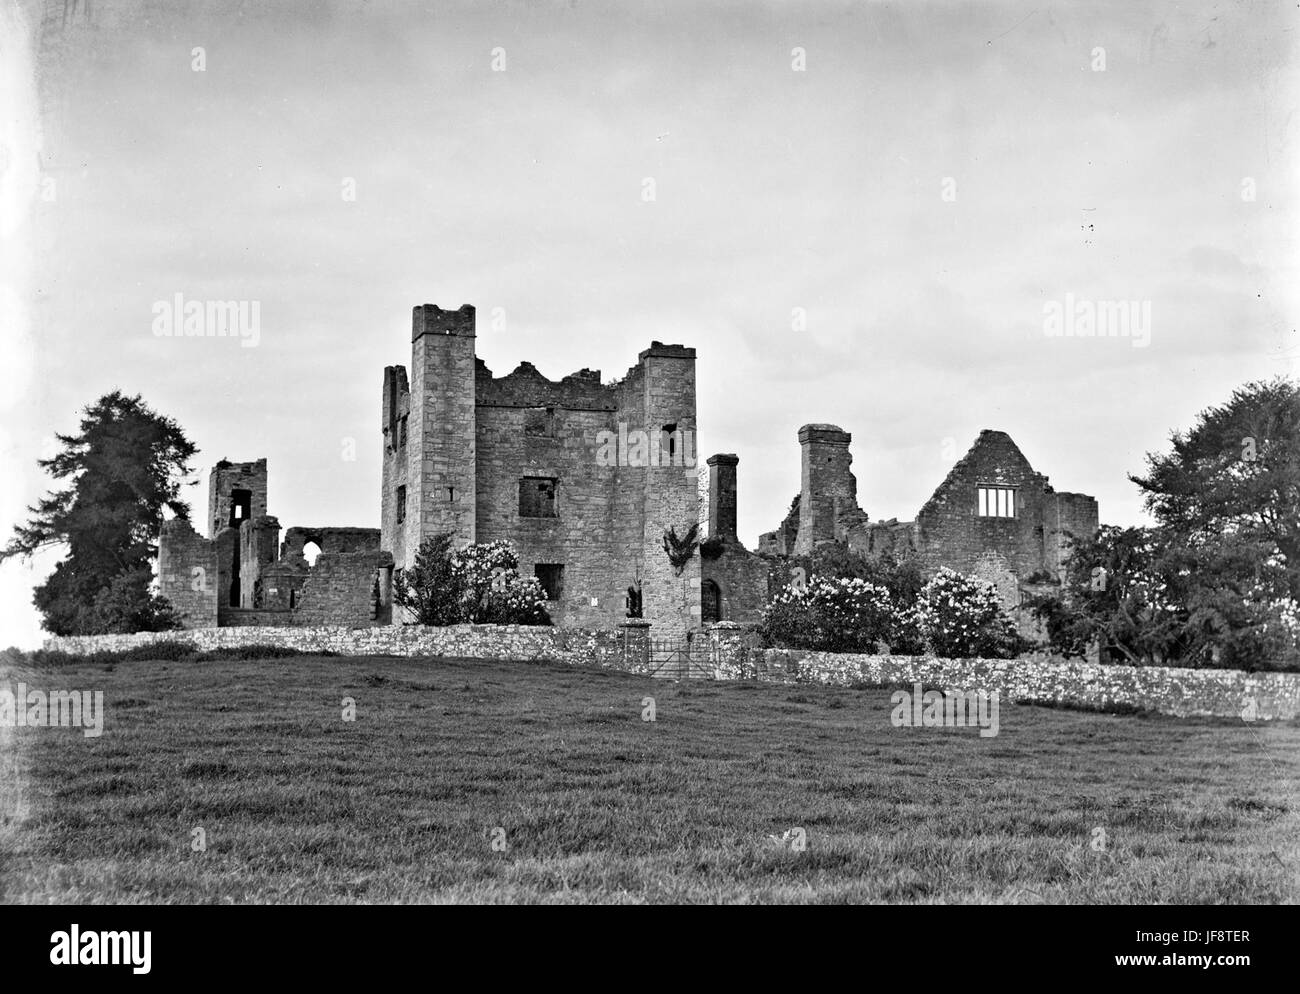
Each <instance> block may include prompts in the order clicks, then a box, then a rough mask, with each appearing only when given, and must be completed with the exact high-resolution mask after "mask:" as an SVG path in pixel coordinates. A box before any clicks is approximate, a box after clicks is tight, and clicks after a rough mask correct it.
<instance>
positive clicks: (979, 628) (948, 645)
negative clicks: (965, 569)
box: [913, 567, 1024, 659]
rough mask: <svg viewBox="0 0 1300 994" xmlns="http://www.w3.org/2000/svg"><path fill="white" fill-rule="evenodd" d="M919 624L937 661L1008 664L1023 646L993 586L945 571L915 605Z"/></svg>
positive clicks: (924, 591) (935, 578) (931, 583)
mask: <svg viewBox="0 0 1300 994" xmlns="http://www.w3.org/2000/svg"><path fill="white" fill-rule="evenodd" d="M913 610H914V616H915V624H916V627H917V629H918V630H919V632H920V634H921V636H922V637H923V638H924V639H925V642H926V645H927V646H929V648H930V651H931V652H933V653H934V654H935V655H936V656H942V657H945V658H949V659H964V658H967V657H971V656H977V657H982V658H985V659H1006V658H1010V657H1011V656H1014V655H1017V654H1018V653H1019V652H1020V651H1021V650H1022V649H1023V648H1024V646H1023V645H1022V639H1021V638H1020V635H1019V633H1018V632H1017V631H1016V626H1015V624H1014V622H1012V620H1011V619H1010V618H1008V617H1007V616H1006V614H1005V613H1004V612H1003V610H1002V604H1001V602H1000V601H999V599H998V593H997V590H996V589H995V588H994V587H993V585H992V584H989V583H982V582H980V581H979V580H976V579H974V578H973V577H969V576H963V575H962V574H960V573H957V572H955V571H954V570H950V569H948V568H946V567H945V568H943V569H941V570H939V572H938V573H937V574H936V575H935V577H934V578H933V579H932V580H930V582H929V583H927V584H926V585H925V586H924V587H923V588H922V589H921V593H920V596H919V597H918V598H917V600H916V607H915V608H914V609H913Z"/></svg>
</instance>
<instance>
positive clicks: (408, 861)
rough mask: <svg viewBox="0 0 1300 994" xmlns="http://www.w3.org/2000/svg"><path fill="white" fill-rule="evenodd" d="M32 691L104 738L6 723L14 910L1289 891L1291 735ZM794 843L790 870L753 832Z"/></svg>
mask: <svg viewBox="0 0 1300 994" xmlns="http://www.w3.org/2000/svg"><path fill="white" fill-rule="evenodd" d="M23 677H24V674H22V673H18V672H16V671H14V670H10V671H9V672H8V673H7V674H4V673H0V680H4V679H6V678H7V679H8V680H9V681H10V684H9V685H10V686H12V683H13V682H16V681H17V680H18V679H21V678H23ZM25 678H26V680H27V682H28V684H29V685H31V686H39V687H42V688H45V689H50V688H56V687H60V686H66V687H69V688H74V689H81V690H103V691H104V693H105V698H106V702H107V709H108V717H107V722H106V725H105V730H104V734H103V735H102V736H101V737H99V738H86V737H84V736H83V735H82V734H81V733H80V732H79V731H74V730H71V729H37V728H18V729H13V730H7V729H0V735H7V741H6V740H0V745H3V746H4V747H5V749H6V753H7V754H6V755H5V757H4V766H5V769H4V770H3V771H0V784H2V785H3V786H0V791H3V794H2V795H0V805H2V810H3V816H4V817H3V823H2V824H0V842H3V847H2V848H0V861H2V862H0V900H3V901H6V902H89V903H94V902H186V903H188V902H249V901H262V902H332V901H375V902H390V901H399V902H406V901H475V902H481V901H486V902H503V901H551V902H579V901H584V902H585V901H601V902H669V901H691V902H699V901H726V902H734V901H765V902H766V901H782V902H791V901H794V902H842V901H872V902H879V901H888V902H933V901H947V902H1140V903H1159V902H1214V903H1244V902H1248V903H1259V902H1294V901H1295V900H1296V899H1297V896H1298V894H1300V888H1298V886H1297V867H1298V866H1300V862H1298V860H1300V843H1298V840H1300V832H1297V825H1298V822H1297V819H1298V814H1297V812H1298V811H1300V797H1298V796H1297V787H1296V784H1297V773H1298V771H1300V748H1298V746H1300V728H1298V727H1297V726H1296V725H1295V724H1294V723H1292V724H1287V725H1281V726H1276V725H1275V726H1267V727H1265V726H1251V725H1246V724H1244V723H1242V722H1239V721H1236V722H1234V721H1226V720H1224V721H1214V720H1180V719H1173V718H1162V717H1143V716H1132V715H1129V716H1112V715H1101V714H1092V713H1084V712H1074V711H1063V710H1052V709H1045V708H1037V707H1016V706H1013V705H1010V704H1004V705H1003V706H1002V708H1001V719H1000V732H999V734H998V735H997V736H996V737H993V738H980V737H979V736H978V734H977V731H976V730H975V729H939V728H933V729H930V728H895V727H893V726H892V725H891V723H890V720H889V716H890V710H891V709H890V704H889V693H890V692H889V691H887V690H879V689H863V690H843V689H830V688H823V687H811V686H778V685H771V684H748V683H717V684H713V683H702V682H694V683H685V684H675V683H671V682H668V681H656V680H650V679H646V678H642V677H635V676H631V675H628V674H623V673H616V672H608V671H600V670H589V669H570V668H564V667H560V666H552V665H544V664H531V665H530V664H522V663H507V662H501V663H484V662H460V661H449V660H408V659H389V658H312V657H302V658H291V659H279V660H269V661H231V662H221V663H202V664H198V663H184V662H131V663H118V664H116V665H114V666H105V665H84V666H80V667H74V668H67V667H64V668H59V669H57V670H51V671H45V672H41V673H32V672H28V673H26V674H25ZM0 685H3V684H0ZM646 696H653V697H654V698H655V710H656V720H655V721H654V722H647V721H644V720H642V714H643V704H642V700H643V698H644V697H646ZM345 697H351V698H354V699H355V701H356V708H357V711H356V719H355V721H351V722H348V721H344V720H343V715H342V711H343V706H342V700H343V698H345ZM15 763H17V767H16V768H15ZM24 812H25V813H24ZM795 827H798V828H802V829H803V830H804V832H805V833H806V840H807V847H806V849H805V850H804V851H801V852H797V851H793V850H792V848H791V847H790V846H789V845H786V844H781V843H779V842H777V841H774V840H773V839H772V838H771V837H772V836H781V835H782V834H783V833H785V832H786V831H787V830H788V829H791V828H795ZM497 828H500V829H504V834H503V835H502V833H494V832H493V830H494V829H497ZM195 829H202V830H203V832H204V833H205V841H206V850H205V851H194V849H193V847H192V843H193V840H194V838H195V833H194V830H195ZM494 834H495V837H496V838H497V839H501V838H504V843H505V849H504V851H494V849H493V845H492V842H493V838H494Z"/></svg>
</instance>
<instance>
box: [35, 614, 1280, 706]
mask: <svg viewBox="0 0 1300 994" xmlns="http://www.w3.org/2000/svg"><path fill="white" fill-rule="evenodd" d="M649 630H650V626H649V625H648V624H646V623H645V622H629V623H627V624H626V625H622V626H620V627H619V628H618V629H616V630H602V629H590V628H549V627H534V626H526V625H451V626H448V627H446V628H425V627H421V626H418V625H392V626H380V627H372V628H341V627H319V628H299V627H295V628H252V627H250V628H205V629H189V630H183V631H174V632H142V633H139V634H135V635H86V636H69V637H65V638H51V639H47V640H46V642H45V648H46V649H50V650H61V651H64V652H69V653H74V654H85V653H91V652H114V651H122V650H126V649H133V648H136V647H138V646H142V645H149V644H150V643H155V642H185V643H188V644H190V645H193V646H194V647H195V648H196V649H220V648H237V647H242V646H253V645H274V646H281V647H285V648H292V649H298V650H301V651H304V652H320V651H332V652H337V653H340V654H343V655H387V656H448V657H460V658H467V659H514V660H524V661H541V660H547V661H553V662H561V663H567V664H577V665H593V664H594V665H597V666H605V667H610V668H615V669H620V670H626V671H628V672H633V673H645V672H648V671H649V669H648V659H649V656H648V646H649ZM697 638H699V639H700V640H701V641H702V642H703V643H704V644H703V645H702V646H699V647H698V651H699V655H700V657H701V658H702V660H703V663H702V668H703V669H704V670H706V671H708V672H711V673H712V675H713V676H715V677H717V678H718V679H741V680H745V679H748V680H763V681H771V682H777V683H823V684H829V685H835V686H845V687H848V686H861V685H871V686H885V687H905V688H909V689H910V688H911V687H912V686H913V685H914V684H916V683H921V684H922V685H924V686H925V687H926V688H927V689H936V690H953V691H971V690H983V691H987V692H992V691H995V690H996V691H998V692H999V694H1000V695H1001V697H1002V699H1004V700H1007V701H1015V702H1020V703H1026V704H1054V705H1060V706H1065V707H1084V708H1093V709H1097V710H1102V711H1125V710H1133V709H1137V710H1143V711H1155V712H1160V713H1163V714H1171V715H1177V716H1181V717H1186V716H1198V715H1199V716H1217V717H1231V718H1245V719H1246V720H1261V721H1266V720H1276V719H1280V720H1289V719H1294V718H1296V717H1300V674H1297V673H1244V672H1242V671H1240V670H1192V669H1178V668H1174V667H1162V666H1149V667H1134V666H1109V665H1102V664H1098V663H1088V662H1085V661H1083V660H1065V659H1061V658H1059V657H1044V656H1041V655H1039V656H1030V657H1023V658H1020V659H937V658H934V657H929V656H875V655H858V654H851V653H830V652H805V651H802V650H795V649H757V648H752V647H750V646H749V645H747V640H746V637H745V633H744V632H743V630H741V629H740V628H739V626H736V625H733V624H729V623H727V622H723V623H721V624H719V625H716V626H713V628H711V629H710V630H709V631H708V632H706V633H704V634H701V635H699V636H697Z"/></svg>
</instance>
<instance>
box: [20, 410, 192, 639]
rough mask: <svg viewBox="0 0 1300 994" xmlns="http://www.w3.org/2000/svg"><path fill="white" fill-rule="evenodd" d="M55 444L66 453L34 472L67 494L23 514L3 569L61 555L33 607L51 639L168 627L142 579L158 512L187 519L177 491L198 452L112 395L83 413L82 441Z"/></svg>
mask: <svg viewBox="0 0 1300 994" xmlns="http://www.w3.org/2000/svg"><path fill="white" fill-rule="evenodd" d="M56 438H57V439H58V441H59V443H60V444H61V445H62V446H63V451H62V452H59V453H57V454H56V455H55V456H54V457H53V458H50V459H42V460H40V461H39V463H38V465H39V466H40V467H41V468H42V469H43V470H45V471H46V472H48V473H49V474H50V475H51V476H53V477H54V478H55V479H56V480H63V481H66V483H67V485H66V487H65V488H64V489H62V490H53V491H51V492H50V493H49V494H47V495H46V496H45V498H44V499H42V500H41V501H40V502H39V503H38V504H37V505H36V506H34V507H31V508H29V509H28V510H29V511H30V512H31V514H32V517H31V519H30V520H29V521H28V523H27V524H26V525H19V526H17V527H16V528H15V529H14V536H13V538H12V539H11V540H10V542H9V544H8V545H7V546H6V547H5V548H4V550H3V551H2V552H0V561H2V560H4V559H8V558H11V557H13V556H24V557H29V556H31V555H32V554H33V553H34V552H36V551H37V550H38V549H43V548H47V547H53V546H58V545H66V546H67V548H68V555H67V557H66V558H65V559H64V560H62V561H61V562H60V563H59V564H58V565H57V566H56V567H55V570H54V572H53V573H52V574H51V575H50V577H49V578H48V579H47V580H46V581H45V583H43V584H41V585H40V586H38V587H37V588H36V590H35V593H34V597H33V601H34V603H35V604H36V607H37V608H38V610H40V612H41V614H42V616H43V624H44V627H45V629H46V630H47V631H49V632H51V633H53V634H55V635H90V634H98V633H101V632H113V631H128V630H135V631H138V630H156V629H161V628H170V627H174V626H175V619H174V616H173V615H172V614H171V611H170V608H169V605H168V604H167V602H166V601H165V600H164V599H163V598H160V597H158V596H157V595H156V594H154V593H153V592H152V589H151V587H150V583H151V579H146V577H150V578H151V576H152V569H151V565H150V564H151V563H152V561H153V559H154V558H155V557H156V556H157V553H158V549H157V536H158V527H159V523H160V522H161V520H162V511H163V508H164V507H167V508H170V509H171V511H172V512H173V513H174V514H175V515H176V516H178V517H182V518H188V517H189V505H188V504H187V503H186V502H185V501H183V500H182V499H181V497H180V487H181V483H182V480H183V478H184V477H185V476H187V475H188V474H189V473H190V468H189V466H188V465H187V463H188V461H189V460H190V459H191V458H192V457H193V456H194V454H195V452H196V451H197V450H196V449H195V447H194V445H193V444H192V443H191V442H190V441H189V439H188V438H186V437H185V433H184V431H183V430H182V429H181V427H180V426H179V425H178V424H177V423H176V422H175V421H173V420H172V419H171V418H168V417H164V416H163V415H160V414H157V413H156V412H154V411H153V410H151V409H150V408H149V407H148V406H147V405H146V404H145V403H144V401H143V400H142V399H141V398H140V397H139V396H138V395H137V396H134V397H127V396H124V395H123V394H121V393H120V392H118V391H114V392H112V393H110V394H106V395H104V396H103V397H101V398H100V399H99V400H98V401H96V402H95V403H94V404H92V405H90V406H89V407H87V408H86V410H85V412H84V414H83V416H82V419H81V425H80V432H79V433H78V434H76V435H56Z"/></svg>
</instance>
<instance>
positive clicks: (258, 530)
mask: <svg viewBox="0 0 1300 994" xmlns="http://www.w3.org/2000/svg"><path fill="white" fill-rule="evenodd" d="M266 494H267V472H266V460H265V459H259V460H257V461H256V462H248V463H230V462H227V461H225V460H222V461H221V462H219V463H218V464H217V465H216V466H214V467H213V469H212V472H211V475H210V476H209V485H208V524H209V534H208V537H207V538H203V537H201V536H200V535H199V534H198V533H197V532H195V531H194V528H193V526H192V525H191V523H190V522H189V521H186V520H184V519H181V518H174V519H172V520H169V521H164V522H163V525H162V530H161V533H160V535H159V539H158V580H159V592H160V593H161V594H162V595H163V596H164V597H166V598H167V599H168V600H169V601H170V602H171V603H172V606H173V607H174V608H175V609H176V610H177V612H178V613H179V614H180V617H181V623H182V625H183V626H184V627H185V628H188V629H198V628H216V627H255V626H267V625H271V626H301V625H325V624H345V625H378V624H388V623H389V622H390V621H391V620H392V556H391V555H389V554H388V553H386V552H381V551H380V548H379V529H377V528H290V529H289V530H288V531H287V532H285V536H284V543H283V545H281V544H280V541H279V536H280V522H279V520H278V519H277V518H274V517H271V516H270V515H268V514H267V513H266ZM308 543H315V544H316V545H317V547H318V548H319V550H320V554H319V555H318V556H317V558H316V562H315V563H314V564H309V563H308V562H307V559H306V557H305V555H304V549H305V547H306V546H307V544H308Z"/></svg>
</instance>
